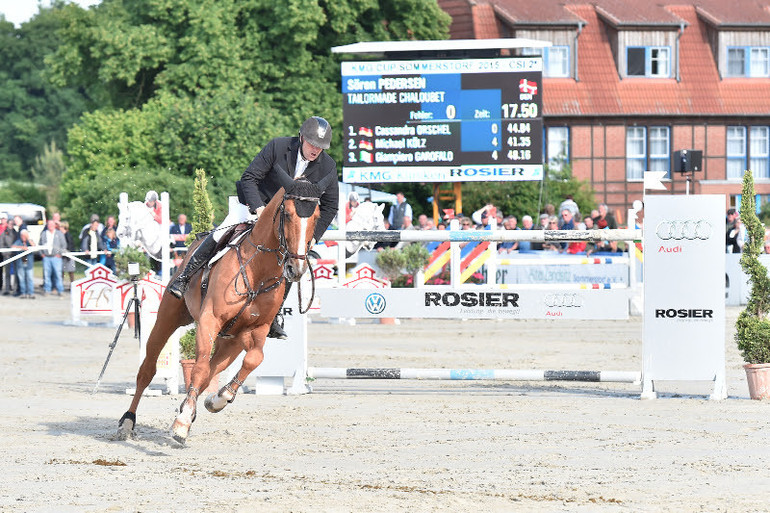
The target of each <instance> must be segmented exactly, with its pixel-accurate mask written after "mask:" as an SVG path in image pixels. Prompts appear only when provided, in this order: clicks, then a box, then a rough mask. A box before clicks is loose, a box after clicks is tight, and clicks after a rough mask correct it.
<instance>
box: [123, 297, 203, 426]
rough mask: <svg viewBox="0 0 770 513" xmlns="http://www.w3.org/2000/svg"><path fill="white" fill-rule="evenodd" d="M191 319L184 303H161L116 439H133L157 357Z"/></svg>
mask: <svg viewBox="0 0 770 513" xmlns="http://www.w3.org/2000/svg"><path fill="white" fill-rule="evenodd" d="M191 320H192V318H191V317H190V314H189V313H188V311H187V307H186V306H185V303H184V302H182V301H178V300H176V299H175V298H174V300H173V301H166V300H164V301H161V303H160V307H159V308H158V318H157V320H156V321H155V326H154V327H153V328H152V331H151V332H150V336H149V337H148V338H147V347H146V352H145V355H144V360H143V361H142V364H141V365H140V366H139V372H137V374H136V391H135V392H134V397H133V399H132V400H131V406H129V407H128V411H126V413H124V414H123V416H122V417H121V418H120V421H118V434H117V438H118V439H120V440H125V439H127V438H133V436H134V427H135V426H136V409H137V408H138V406H139V400H140V399H141V398H142V393H143V392H144V390H145V389H146V388H147V387H148V386H149V385H150V383H151V382H152V378H154V377H155V373H156V371H157V365H158V356H160V352H161V351H162V350H163V347H164V346H165V345H166V341H168V338H169V337H170V336H171V334H172V333H174V331H176V329H177V328H178V327H180V326H184V325H185V324H188V323H189V322H190V321H191Z"/></svg>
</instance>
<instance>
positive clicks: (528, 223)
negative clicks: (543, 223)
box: [519, 216, 535, 252]
mask: <svg viewBox="0 0 770 513" xmlns="http://www.w3.org/2000/svg"><path fill="white" fill-rule="evenodd" d="M534 228H535V224H534V223H533V222H532V216H524V217H522V218H521V228H520V229H521V230H533V229H534ZM532 244H534V243H533V242H532V241H528V240H520V241H519V252H524V251H532V250H533V249H534V248H533V247H532Z"/></svg>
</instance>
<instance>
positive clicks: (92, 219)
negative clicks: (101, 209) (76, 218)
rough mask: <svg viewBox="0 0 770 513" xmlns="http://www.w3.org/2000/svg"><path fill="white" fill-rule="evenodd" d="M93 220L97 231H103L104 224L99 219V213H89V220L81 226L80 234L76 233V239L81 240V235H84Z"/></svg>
mask: <svg viewBox="0 0 770 513" xmlns="http://www.w3.org/2000/svg"><path fill="white" fill-rule="evenodd" d="M94 221H96V222H97V227H98V229H99V233H102V232H103V231H104V225H103V224H102V223H101V222H100V221H99V214H91V220H90V221H88V222H87V223H86V224H84V225H83V228H81V230H80V234H79V235H78V240H83V237H84V236H85V234H86V232H87V231H88V230H90V229H91V223H93V222H94Z"/></svg>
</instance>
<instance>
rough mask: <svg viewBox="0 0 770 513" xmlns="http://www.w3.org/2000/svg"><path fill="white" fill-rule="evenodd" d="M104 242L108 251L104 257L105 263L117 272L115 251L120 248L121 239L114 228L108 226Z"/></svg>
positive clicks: (113, 271)
mask: <svg viewBox="0 0 770 513" xmlns="http://www.w3.org/2000/svg"><path fill="white" fill-rule="evenodd" d="M102 242H104V250H105V251H106V252H107V254H106V255H105V258H104V265H106V266H107V267H108V268H109V269H110V271H112V273H113V274H115V273H116V270H115V253H117V252H118V250H119V249H120V240H118V236H117V235H116V234H115V230H114V229H113V228H107V230H106V232H105V235H104V237H103V238H102Z"/></svg>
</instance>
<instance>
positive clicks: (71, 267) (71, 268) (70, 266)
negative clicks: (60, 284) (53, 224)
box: [59, 221, 77, 287]
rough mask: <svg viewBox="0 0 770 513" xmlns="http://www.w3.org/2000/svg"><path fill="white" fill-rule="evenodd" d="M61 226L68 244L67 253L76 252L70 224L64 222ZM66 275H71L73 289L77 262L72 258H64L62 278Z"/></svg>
mask: <svg viewBox="0 0 770 513" xmlns="http://www.w3.org/2000/svg"><path fill="white" fill-rule="evenodd" d="M59 226H60V229H61V232H62V233H63V234H64V240H65V242H66V243H67V251H68V252H70V253H71V252H73V251H76V250H77V248H76V246H75V239H73V238H72V233H70V224H69V223H68V222H67V221H62V222H61V224H60V225H59ZM64 273H67V274H68V275H69V278H70V287H71V286H72V282H73V281H75V260H73V259H72V258H71V257H64V260H62V276H63V275H64Z"/></svg>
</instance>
